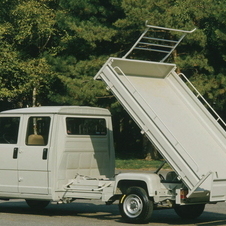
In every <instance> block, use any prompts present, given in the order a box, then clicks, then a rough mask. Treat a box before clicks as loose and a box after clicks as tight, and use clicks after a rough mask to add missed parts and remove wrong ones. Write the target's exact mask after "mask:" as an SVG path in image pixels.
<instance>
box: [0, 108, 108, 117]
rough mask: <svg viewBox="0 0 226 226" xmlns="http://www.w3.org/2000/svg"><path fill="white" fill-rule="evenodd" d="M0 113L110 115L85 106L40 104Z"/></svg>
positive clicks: (105, 111)
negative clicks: (39, 105) (40, 105)
mask: <svg viewBox="0 0 226 226" xmlns="http://www.w3.org/2000/svg"><path fill="white" fill-rule="evenodd" d="M0 114H67V115H68V114H76V115H110V112H109V110H107V109H104V108H97V107H86V106H42V107H29V108H18V109H12V110H7V111H2V112H0Z"/></svg>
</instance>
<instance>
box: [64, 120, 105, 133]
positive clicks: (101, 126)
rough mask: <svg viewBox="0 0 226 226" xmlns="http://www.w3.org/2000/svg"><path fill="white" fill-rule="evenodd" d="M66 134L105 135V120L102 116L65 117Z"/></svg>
mask: <svg viewBox="0 0 226 226" xmlns="http://www.w3.org/2000/svg"><path fill="white" fill-rule="evenodd" d="M66 125H67V128H66V129H67V134H68V135H101V136H103V135H106V134H107V129H106V121H105V119H103V118H71V117H68V118H66Z"/></svg>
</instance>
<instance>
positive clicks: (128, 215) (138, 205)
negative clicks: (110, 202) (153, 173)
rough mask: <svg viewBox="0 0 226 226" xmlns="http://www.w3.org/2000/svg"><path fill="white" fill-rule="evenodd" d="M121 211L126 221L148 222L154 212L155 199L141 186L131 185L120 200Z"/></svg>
mask: <svg viewBox="0 0 226 226" xmlns="http://www.w3.org/2000/svg"><path fill="white" fill-rule="evenodd" d="M119 211H120V213H121V215H122V217H123V219H124V220H125V221H126V222H129V223H147V222H148V221H149V220H150V218H151V215H152V212H153V201H152V200H150V199H149V197H148V195H147V192H146V191H145V190H144V189H143V188H140V187H131V188H129V189H128V190H127V192H126V194H124V195H123V196H122V198H121V199H120V201H119Z"/></svg>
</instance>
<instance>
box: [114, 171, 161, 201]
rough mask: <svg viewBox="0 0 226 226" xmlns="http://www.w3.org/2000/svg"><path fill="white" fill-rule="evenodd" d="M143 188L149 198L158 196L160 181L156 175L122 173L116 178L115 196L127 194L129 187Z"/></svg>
mask: <svg viewBox="0 0 226 226" xmlns="http://www.w3.org/2000/svg"><path fill="white" fill-rule="evenodd" d="M134 186H136V187H141V188H143V189H144V190H145V191H146V192H147V195H148V196H149V197H154V196H156V192H157V191H158V190H159V188H160V179H159V176H158V175H156V174H146V173H122V174H119V175H117V176H116V180H115V187H114V194H115V195H119V194H125V191H126V190H127V189H128V188H129V187H134Z"/></svg>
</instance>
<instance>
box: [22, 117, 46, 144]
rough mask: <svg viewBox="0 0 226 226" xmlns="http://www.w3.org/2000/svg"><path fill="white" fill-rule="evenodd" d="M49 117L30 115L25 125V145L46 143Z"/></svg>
mask: <svg viewBox="0 0 226 226" xmlns="http://www.w3.org/2000/svg"><path fill="white" fill-rule="evenodd" d="M49 127H50V117H30V118H29V119H28V125H27V135H26V145H40V146H42V145H47V144H48V138H49Z"/></svg>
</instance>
